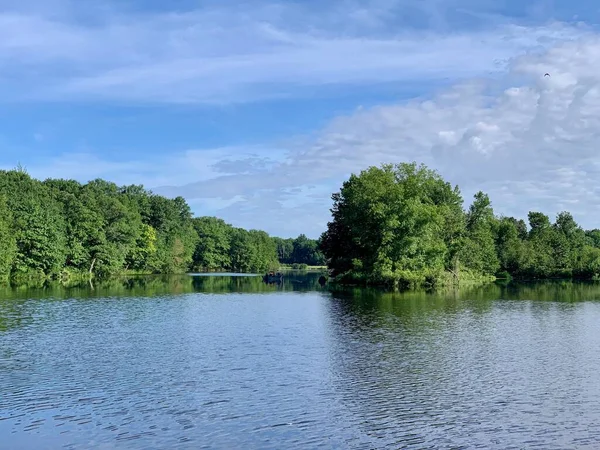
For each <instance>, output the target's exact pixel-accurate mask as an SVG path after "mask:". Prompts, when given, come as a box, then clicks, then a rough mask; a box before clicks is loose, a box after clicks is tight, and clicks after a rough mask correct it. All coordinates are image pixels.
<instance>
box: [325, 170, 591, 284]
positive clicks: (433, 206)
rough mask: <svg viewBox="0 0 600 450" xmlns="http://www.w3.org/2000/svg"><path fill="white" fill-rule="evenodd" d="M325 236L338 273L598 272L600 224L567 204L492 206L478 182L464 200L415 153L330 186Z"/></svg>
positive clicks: (587, 275) (523, 275) (404, 277)
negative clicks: (523, 208) (580, 218)
mask: <svg viewBox="0 0 600 450" xmlns="http://www.w3.org/2000/svg"><path fill="white" fill-rule="evenodd" d="M332 200H333V207H332V209H331V212H332V220H331V221H330V222H329V223H328V226H327V230H326V231H325V232H324V233H323V235H322V236H321V247H320V248H321V250H322V251H323V253H324V255H325V256H326V258H327V264H328V267H329V269H330V273H331V275H332V276H333V277H334V278H335V279H336V280H337V281H339V282H341V283H347V284H355V283H359V284H380V285H394V286H406V287H408V286H433V285H436V284H447V283H455V282H460V281H461V280H462V281H476V280H484V279H493V278H495V277H501V278H506V277H512V278H520V279H544V278H546V279H547V278H577V279H598V278H599V277H600V230H598V229H593V230H584V229H582V228H581V227H580V226H579V225H578V224H577V223H576V221H575V220H574V218H573V216H572V215H571V214H570V213H569V212H566V211H563V212H560V213H559V214H558V215H557V216H556V218H555V220H554V221H553V222H552V221H551V220H550V218H549V217H548V216H547V215H545V214H543V213H542V212H539V211H531V212H529V214H528V217H527V223H526V222H525V220H523V219H518V218H514V217H505V216H498V215H496V214H495V213H494V210H493V208H492V204H491V201H490V198H489V197H488V195H487V194H485V193H483V192H478V193H477V194H475V196H474V198H473V202H472V204H471V205H470V206H469V208H468V209H467V210H465V209H464V208H463V203H464V201H463V198H462V195H461V192H460V189H459V188H458V186H451V185H450V183H448V182H446V181H445V180H444V179H443V178H442V177H441V176H440V175H439V174H438V173H437V172H436V171H433V170H430V169H428V168H427V167H426V166H425V165H423V164H421V165H417V163H414V162H413V163H402V164H396V165H392V164H384V165H382V166H381V167H370V168H368V169H367V170H364V171H362V172H360V174H358V175H354V174H353V175H351V176H350V178H349V179H348V180H347V181H346V182H344V183H343V185H342V188H341V189H340V191H339V192H337V193H335V194H333V196H332Z"/></svg>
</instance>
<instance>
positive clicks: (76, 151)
mask: <svg viewBox="0 0 600 450" xmlns="http://www.w3.org/2000/svg"><path fill="white" fill-rule="evenodd" d="M598 22H600V6H598V5H597V3H596V2H592V1H570V2H566V1H563V0H561V1H539V2H533V3H528V2H523V1H521V0H505V1H498V0H494V1H492V0H489V1H488V0H445V1H444V0H419V1H417V0H415V1H403V0H366V1H358V0H356V1H350V0H348V1H342V0H340V1H328V2H322V1H315V0H308V1H286V2H272V1H266V0H261V1H259V0H250V1H244V2H239V1H238V2H235V1H231V0H226V1H216V0H215V1H198V0H171V1H169V2H166V1H159V0H126V1H123V0H120V1H117V0H95V1H86V2H82V1H74V0H44V1H42V0H19V1H16V0H15V1H13V0H0V64H1V66H2V72H0V96H1V97H0V98H2V101H1V102H0V146H1V147H0V148H1V151H0V167H2V168H5V169H7V168H12V167H15V166H16V165H17V163H21V164H23V165H24V166H25V167H26V168H27V170H28V171H29V172H30V173H31V174H32V175H33V176H36V177H38V178H42V179H43V178H47V177H61V178H75V179H78V180H80V181H82V182H85V181H87V180H89V179H93V178H96V177H102V178H105V179H109V180H112V181H115V182H117V183H119V184H134V183H135V184H143V185H144V186H145V187H147V188H149V189H152V190H153V191H155V192H157V193H161V194H164V195H169V196H173V195H182V196H184V197H185V198H186V199H187V200H188V202H189V203H190V205H191V206H192V209H193V210H194V212H195V213H196V214H197V215H216V216H219V217H222V218H224V219H225V220H227V221H228V222H230V223H232V224H234V225H236V226H241V227H245V228H258V229H264V230H266V231H268V232H269V233H271V234H273V235H278V236H297V235H298V234H300V233H305V234H307V235H309V236H311V237H317V236H318V235H319V234H320V233H321V232H322V231H324V229H325V227H326V224H327V221H328V219H329V208H330V206H331V200H330V197H331V194H332V193H333V192H335V191H336V190H337V189H339V187H340V185H341V183H342V182H343V181H344V180H345V179H346V178H347V177H348V176H349V174H350V173H353V172H354V173H356V172H358V171H360V170H362V169H364V168H367V167H368V166H370V165H380V164H381V163H384V162H401V161H411V160H417V161H420V162H424V163H426V164H428V165H429V166H431V167H433V168H435V169H437V170H439V171H440V173H441V174H442V175H443V176H444V177H445V178H447V179H448V180H450V181H452V182H453V183H457V184H459V185H460V186H461V188H462V191H463V194H464V196H465V200H466V203H467V204H468V203H469V202H470V196H472V194H473V193H474V192H475V191H476V190H478V189H483V190H485V191H486V192H488V193H489V194H490V196H491V198H492V202H493V205H494V207H495V209H496V212H498V213H503V214H511V215H517V216H519V217H525V215H526V214H527V211H529V210H530V209H537V210H542V211H543V212H545V213H547V214H549V215H550V216H552V217H553V216H554V215H555V214H556V213H557V212H559V211H560V210H563V209H567V210H570V211H572V212H573V213H574V215H575V216H576V219H577V220H578V221H579V222H580V223H582V224H583V225H584V226H588V227H591V226H595V225H597V224H598V225H600V214H599V213H596V212H594V211H595V209H597V208H595V206H596V205H597V204H598V203H599V202H600V201H599V200H597V198H598V192H597V188H596V183H595V180H596V179H597V175H598V174H599V173H600V170H598V169H600V159H597V156H596V150H595V149H596V148H598V144H599V143H600V142H598V139H599V137H598V132H597V131H596V130H597V129H598V128H597V127H598V125H600V124H598V123H597V121H598V119H597V118H596V117H597V112H598V111H599V110H600V95H599V94H598V93H597V86H598V83H599V82H600V76H599V75H598V73H600V70H598V69H600V44H599V35H598V34H597V33H598V28H597V24H598ZM546 71H550V72H552V77H551V79H548V78H546V79H544V78H543V73H545V72H546ZM598 206H600V205H598Z"/></svg>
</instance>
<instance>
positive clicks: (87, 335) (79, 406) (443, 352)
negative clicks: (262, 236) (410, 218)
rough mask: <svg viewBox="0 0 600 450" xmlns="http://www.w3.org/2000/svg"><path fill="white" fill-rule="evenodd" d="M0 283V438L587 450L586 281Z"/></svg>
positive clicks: (590, 353)
mask: <svg viewBox="0 0 600 450" xmlns="http://www.w3.org/2000/svg"><path fill="white" fill-rule="evenodd" d="M317 278H318V274H310V275H301V274H292V275H290V276H289V277H287V278H286V280H285V283H284V284H283V285H277V284H275V285H267V284H265V283H263V282H262V280H261V279H260V277H235V276H210V277H207V276H202V277H189V276H188V277H158V278H154V277H152V278H140V279H132V280H113V281H111V282H110V283H103V284H95V285H94V284H93V285H83V286H75V287H71V288H64V287H60V286H56V285H42V286H38V287H29V288H10V287H4V288H0V448H7V449H8V448H10V449H21V448H23V449H42V448H73V449H75V448H77V449H79V448H107V449H108V448H111V449H113V448H127V449H129V448H134V449H138V448H139V449H142V448H144V449H145V448H190V449H192V448H194V449H196V448H223V449H231V448H257V449H258V448H260V449H263V448H277V449H281V448H286V449H294V448H365V449H371V448H390V449H395V448H415V449H416V448H419V449H421V448H436V449H437V448H502V449H508V448H544V449H552V448H561V449H562V448H598V447H599V446H600V302H598V300H599V299H600V285H595V284H570V283H552V284H538V285H528V286H519V285H510V286H508V287H507V286H499V285H491V286H488V287H485V288H480V289H472V290H468V289H464V290H461V291H457V292H447V293H436V294H434V293H424V292H420V293H415V292H413V293H405V294H385V293H381V292H378V291H374V290H350V291H344V292H336V293H331V292H329V291H328V290H327V289H323V288H321V287H320V286H319V285H318V283H317Z"/></svg>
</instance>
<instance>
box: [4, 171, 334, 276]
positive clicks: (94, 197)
mask: <svg viewBox="0 0 600 450" xmlns="http://www.w3.org/2000/svg"><path fill="white" fill-rule="evenodd" d="M318 248H319V243H318V242H317V241H316V240H311V239H308V238H306V236H303V235H301V236H299V237H298V238H296V239H281V238H277V237H271V236H269V235H268V234H267V233H266V232H264V231H259V230H245V229H242V228H237V227H234V226H232V225H230V224H227V223H225V222H224V221H223V220H221V219H217V218H214V217H193V214H192V212H191V209H190V207H189V206H188V204H187V203H186V201H185V200H184V199H183V198H182V197H177V198H174V199H169V198H165V197H162V196H160V195H155V194H153V193H152V192H150V191H148V190H146V189H144V188H143V187H142V186H137V185H130V186H117V185H116V184H115V183H111V182H108V181H105V180H101V179H96V180H93V181H90V182H88V183H85V184H82V183H79V182H77V181H74V180H63V179H47V180H44V181H40V180H37V179H34V178H32V177H30V176H29V175H28V174H27V172H26V171H25V170H23V169H22V168H18V169H16V170H10V171H0V277H13V278H34V277H51V278H61V277H62V278H64V277H67V278H68V277H73V276H82V275H84V276H89V275H92V276H96V277H105V276H111V275H116V274H123V273H163V274H169V273H185V272H187V271H191V270H199V271H216V270H219V271H223V270H226V271H234V272H264V271H267V270H275V269H277V268H278V267H279V265H280V264H281V263H289V264H294V263H296V264H301V263H307V264H313V263H316V262H321V264H322V263H323V262H324V259H323V258H324V257H323V255H322V254H321V253H320V251H319V249H318Z"/></svg>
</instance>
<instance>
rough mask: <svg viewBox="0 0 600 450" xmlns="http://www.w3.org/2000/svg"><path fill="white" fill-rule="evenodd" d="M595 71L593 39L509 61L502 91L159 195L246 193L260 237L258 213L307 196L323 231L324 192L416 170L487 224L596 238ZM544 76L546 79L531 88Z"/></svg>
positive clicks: (486, 85) (436, 106) (389, 120)
mask: <svg viewBox="0 0 600 450" xmlns="http://www.w3.org/2000/svg"><path fill="white" fill-rule="evenodd" d="M599 69H600V38H597V37H594V38H586V39H584V40H581V41H578V42H575V43H566V44H562V45H559V46H557V47H555V48H553V49H552V50H550V51H549V52H547V53H546V54H543V55H529V56H523V57H521V58H517V59H515V60H514V62H513V63H512V65H511V70H510V72H509V73H508V75H507V76H506V77H505V78H504V79H503V80H502V82H503V84H504V86H503V88H502V89H499V86H498V84H496V82H493V81H481V80H475V81H469V82H465V83H462V84H459V85H456V86H455V87H453V88H452V89H449V90H447V91H444V92H442V93H440V94H439V95H437V96H435V97H434V98H432V99H427V100H423V99H421V100H414V101H411V102H408V103H407V104H399V105H395V106H383V107H376V108H372V109H364V110H362V111H359V112H357V113H355V114H353V115H351V116H348V117H340V118H337V119H336V120H334V121H332V122H331V123H330V124H329V125H328V126H327V127H326V128H325V129H323V130H322V131H321V133H320V135H319V136H317V137H316V138H315V139H314V140H313V141H312V143H311V145H310V146H307V147H305V148H296V149H295V151H292V152H291V153H289V156H288V158H287V159H286V161H284V162H283V163H281V164H278V165H276V166H275V168H274V169H273V170H272V171H271V172H270V175H269V176H268V177H266V176H265V174H264V173H260V174H258V173H256V174H245V175H243V176H220V177H217V178H214V179H210V180H205V181H202V182H199V183H192V184H189V185H186V186H179V187H175V186H173V187H170V188H166V187H165V188H163V189H162V192H164V193H167V194H169V195H174V194H177V193H178V194H182V195H186V196H188V197H191V198H192V197H201V196H202V194H201V193H202V192H204V191H207V190H210V188H209V186H212V187H216V188H217V190H219V191H220V192H222V193H224V196H225V197H229V196H234V195H243V194H244V193H245V192H253V193H254V194H255V196H256V195H258V197H253V196H248V197H247V198H246V199H245V200H246V204H245V208H250V209H251V210H252V208H251V206H252V205H254V206H255V207H256V208H255V209H253V210H252V211H253V212H251V211H248V212H246V220H248V222H252V223H255V224H261V225H263V226H265V227H267V228H269V227H270V220H271V218H272V217H271V216H269V218H268V219H266V218H264V211H263V210H261V209H260V207H261V205H263V202H267V201H268V198H269V197H270V196H272V197H273V198H275V199H278V200H280V196H281V195H283V193H285V192H289V191H290V189H292V188H294V187H303V186H308V185H316V186H317V189H320V196H319V197H318V198H317V199H313V201H314V203H313V204H311V207H310V208H311V216H315V222H323V221H324V220H326V219H327V218H328V216H329V215H328V211H327V209H328V207H329V205H330V200H329V195H325V192H326V189H327V188H330V189H331V190H330V192H333V191H334V190H337V189H338V188H339V185H340V184H341V182H342V181H343V179H344V178H345V177H347V176H348V175H349V174H350V173H351V172H357V171H359V170H361V169H363V168H365V167H367V166H369V165H379V164H381V163H382V162H401V161H411V160H418V161H422V162H424V163H426V164H428V165H430V166H431V167H433V168H435V169H438V170H439V171H440V172H441V173H442V175H443V176H444V177H445V178H447V179H449V180H450V181H452V182H453V183H458V184H459V185H460V186H461V188H462V189H463V192H464V194H465V196H466V200H467V202H469V201H470V200H469V199H470V197H471V195H472V194H473V193H474V192H475V191H476V190H478V189H483V190H486V191H488V192H489V193H490V195H491V197H492V200H493V201H494V204H495V206H496V209H497V212H501V213H505V214H512V215H517V216H519V217H526V214H527V212H528V211H529V210H531V209H539V210H542V211H544V212H546V213H548V214H550V215H554V214H556V213H558V212H559V211H560V210H562V209H568V210H570V211H572V212H573V213H574V214H576V216H577V218H578V219H579V220H580V221H581V222H582V223H583V224H584V225H586V226H590V227H591V226H600V213H598V211H600V200H599V199H600V196H599V194H600V187H598V184H597V180H598V178H599V176H600V155H598V150H597V149H598V147H599V145H600V131H599V130H600V75H598V74H600V70H599ZM547 71H548V72H550V73H551V77H544V76H543V75H544V73H545V72H547ZM523 77H525V81H523ZM290 148H293V147H290ZM298 198H307V197H306V194H304V195H298ZM317 205H319V206H318V207H317ZM235 207H236V206H235V205H234V206H231V207H230V210H231V208H235ZM280 210H281V211H282V222H281V223H283V222H284V218H283V216H284V215H285V217H287V220H290V217H291V216H290V214H292V213H293V214H297V217H296V219H297V220H302V217H303V216H302V207H301V206H300V209H299V210H294V211H293V212H292V210H289V211H286V212H285V213H283V211H285V207H284V206H283V205H282V206H281V208H280ZM274 216H276V214H274ZM277 226H278V225H277ZM303 226H306V225H305V224H303ZM299 228H301V227H299Z"/></svg>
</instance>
